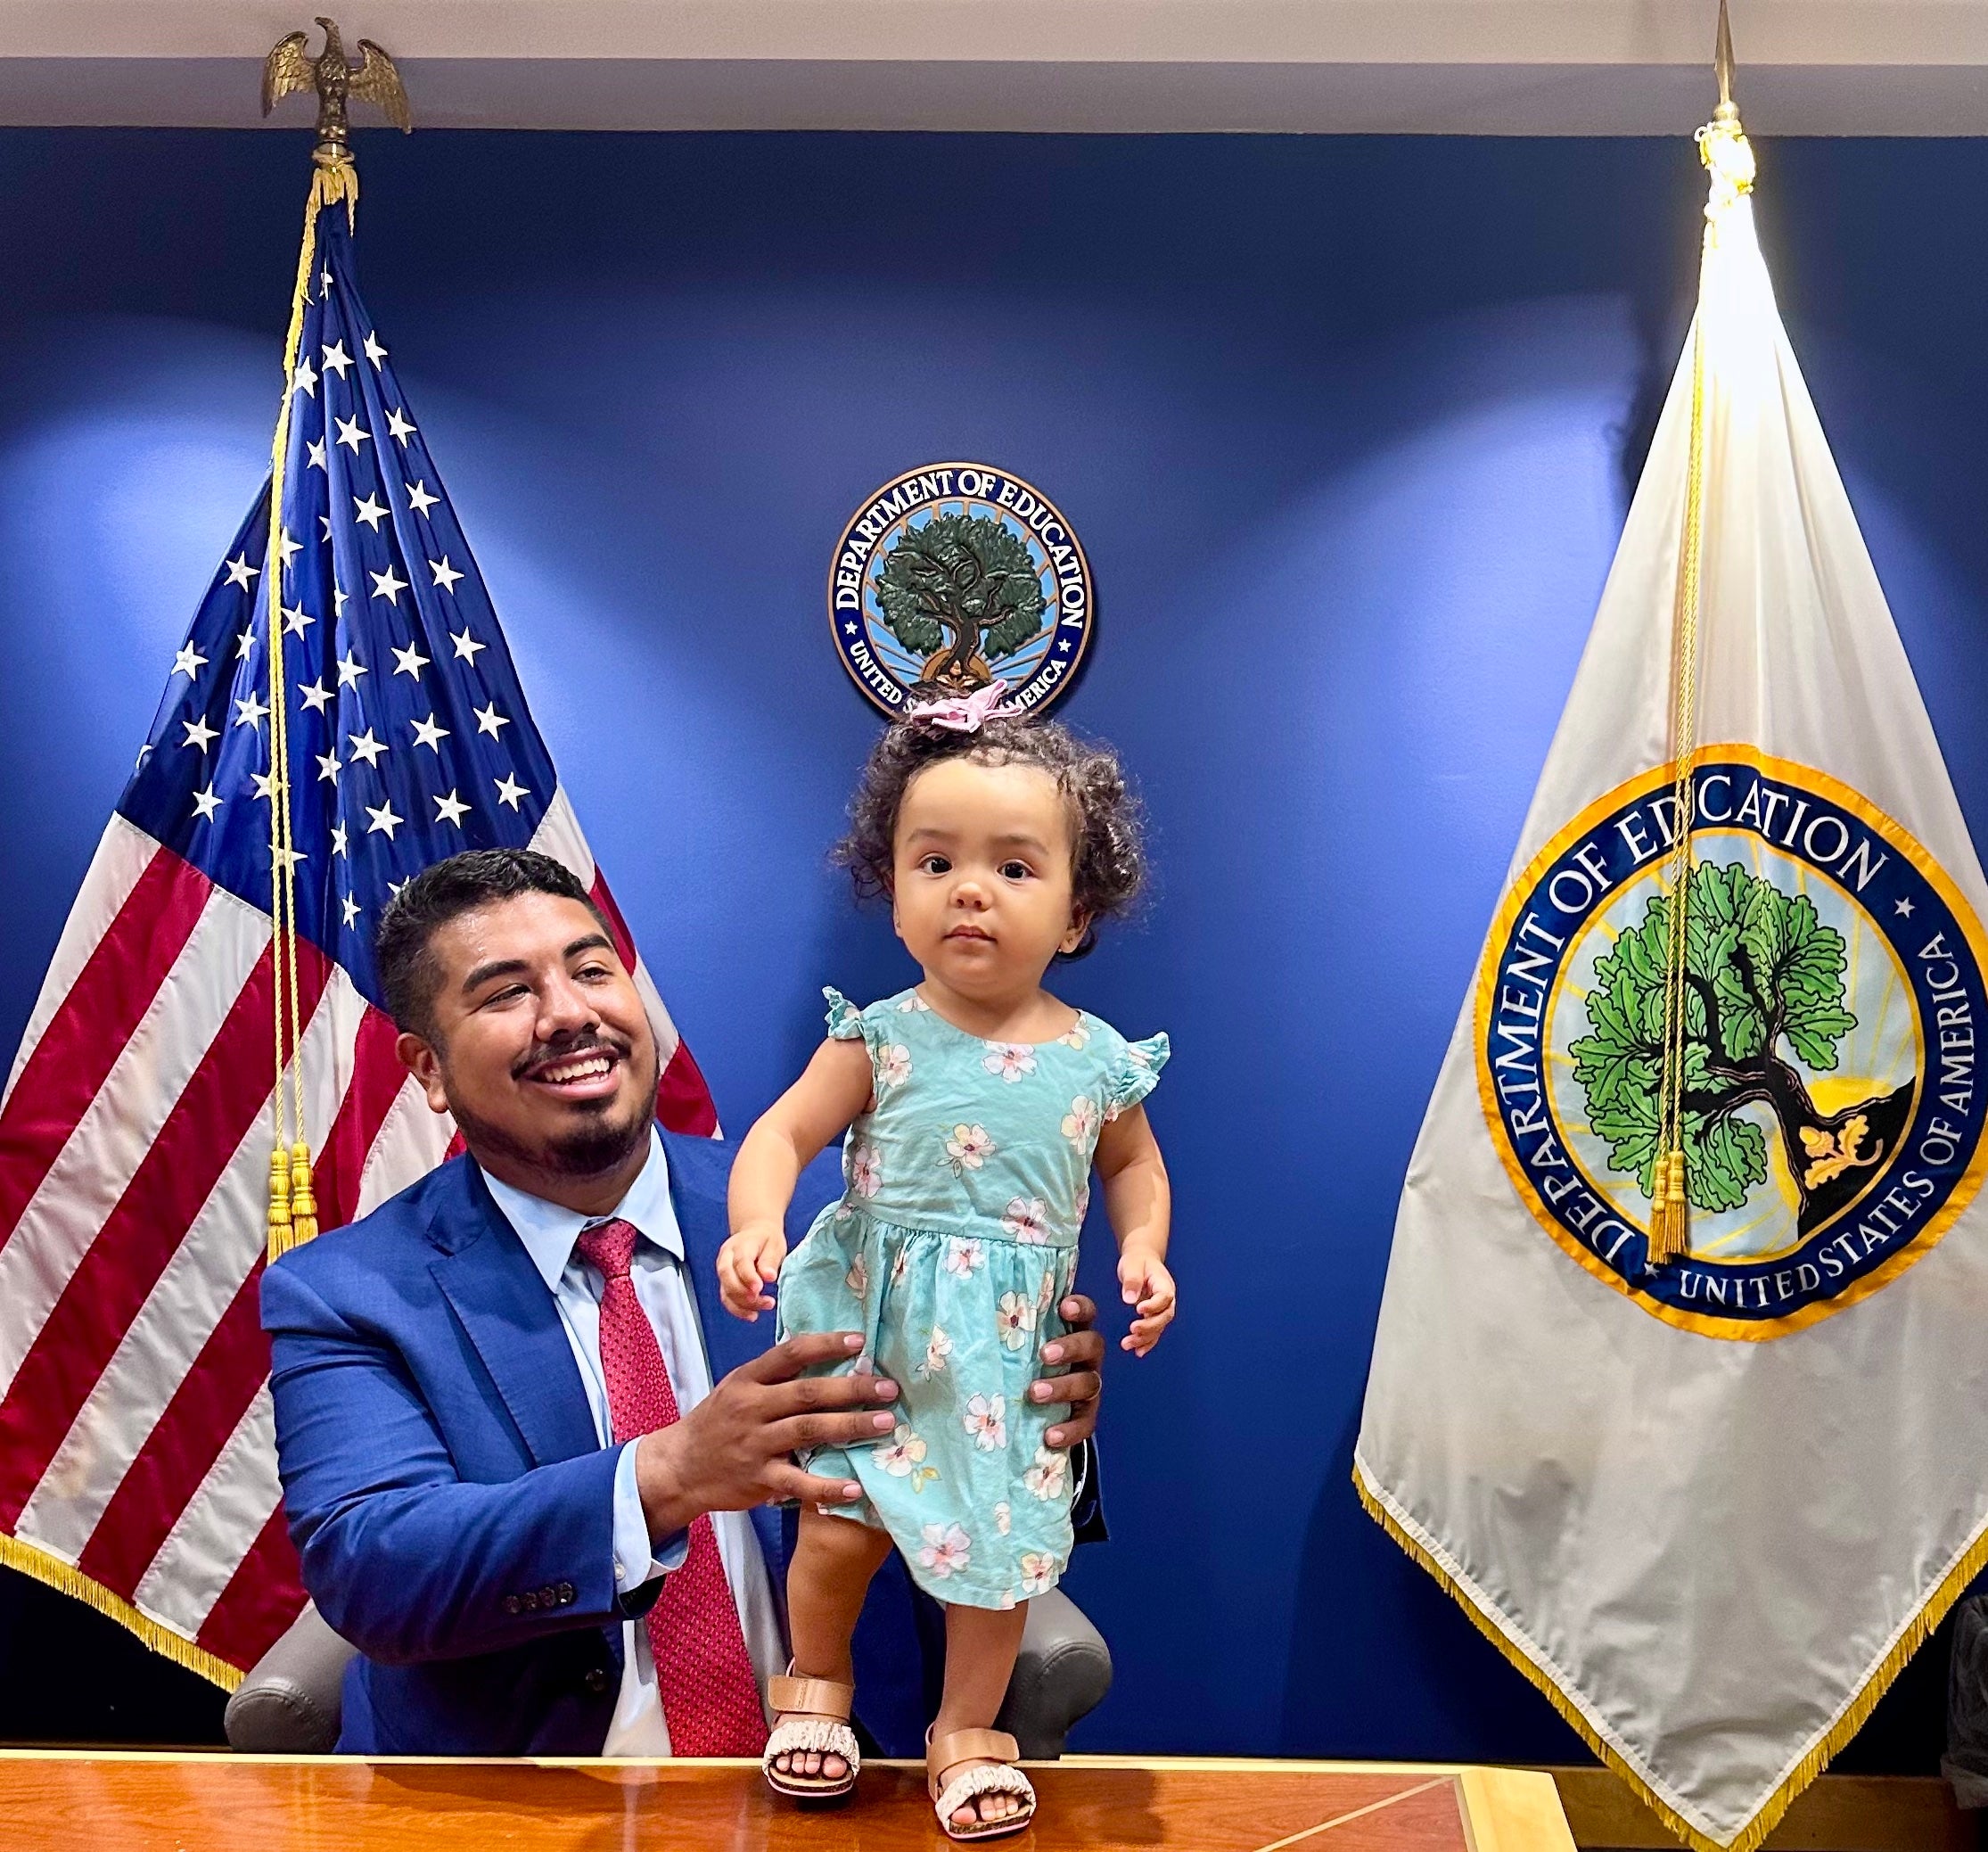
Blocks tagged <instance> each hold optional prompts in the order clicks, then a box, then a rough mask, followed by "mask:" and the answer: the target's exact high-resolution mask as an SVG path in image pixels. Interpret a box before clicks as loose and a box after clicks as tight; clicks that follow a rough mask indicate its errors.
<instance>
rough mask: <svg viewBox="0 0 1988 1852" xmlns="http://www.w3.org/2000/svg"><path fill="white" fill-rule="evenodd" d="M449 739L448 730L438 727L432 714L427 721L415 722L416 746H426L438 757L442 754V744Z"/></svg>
mask: <svg viewBox="0 0 1988 1852" xmlns="http://www.w3.org/2000/svg"><path fill="white" fill-rule="evenodd" d="M447 738H448V728H446V727H442V726H438V725H437V724H436V720H435V717H434V715H433V714H430V715H429V716H428V718H427V719H426V720H416V721H415V745H417V746H426V747H427V748H428V749H429V751H430V752H431V753H435V754H436V755H437V756H438V757H439V756H440V753H441V750H442V742H443V741H444V740H445V739H447Z"/></svg>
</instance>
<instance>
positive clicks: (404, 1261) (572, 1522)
mask: <svg viewBox="0 0 1988 1852" xmlns="http://www.w3.org/2000/svg"><path fill="white" fill-rule="evenodd" d="M663 1142H664V1145H665V1148H666V1151H667V1155H668V1157H669V1163H670V1198H671V1200H672V1203H673V1205H674V1206H675V1208H676V1212H677V1221H678V1227H679V1228H680V1229H681V1231H682V1233H683V1239H684V1250H685V1255H686V1261H687V1263H688V1270H689V1275H690V1279H691V1282H692V1286H693V1289H694V1292H695V1294H696V1297H697V1305H698V1312H699V1314H700V1317H701V1319H702V1324H703V1329H704V1343H705V1348H706V1351H707V1353H708V1354H709V1356H710V1360H711V1377H712V1379H713V1380H714V1381H715V1380H717V1379H719V1378H720V1377H722V1376H724V1375H726V1374H727V1372H728V1371H730V1370H734V1369H736V1368H737V1367H738V1366H739V1365H740V1364H742V1363H744V1362H748V1361H749V1360H750V1359H751V1358H752V1357H753V1356H755V1355H757V1354H760V1352H761V1351H762V1350H764V1349H765V1348H766V1346H768V1344H769V1343H770V1342H771V1341H772V1337H773V1323H774V1321H772V1320H771V1319H770V1318H763V1319H761V1320H760V1321H758V1322H757V1323H756V1324H746V1323H744V1322H743V1321H740V1320H737V1319H735V1318H733V1317H732V1316H731V1315H730V1314H729V1313H726V1312H725V1311H724V1310H723V1308H722V1307H721V1306H720V1305H719V1301H718V1292H717V1280H716V1273H715V1263H716V1259H717V1255H718V1249H719V1246H720V1244H721V1243H722V1242H723V1241H724V1239H725V1237H726V1234H727V1221H726V1212H725V1195H726V1185H727V1179H728V1177H729V1175H730V1172H731V1164H732V1157H733V1148H731V1147H729V1146H726V1145H722V1144H719V1143H717V1142H715V1141H713V1140H709V1139H700V1138H683V1137H677V1136H674V1135H672V1134H670V1133H667V1132H666V1133H664V1134H663ZM841 1189H842V1183H841V1178H840V1174H839V1173H838V1172H837V1171H836V1170H835V1168H834V1156H833V1154H825V1156H824V1157H823V1158H822V1159H820V1160H818V1161H817V1165H813V1166H810V1167H809V1173H808V1174H807V1175H806V1177H804V1179H803V1181H802V1186H801V1189H798V1190H797V1191H796V1192H795V1197H794V1205H793V1209H792V1211H791V1212H790V1216H789V1222H790V1226H789V1235H790V1238H791V1239H798V1238H799V1236H800V1234H801V1232H803V1231H805V1229H806V1227H807V1225H808V1223H809V1221H811V1220H812V1218H813V1216H814V1214H815V1212H816V1211H817V1209H818V1208H819V1207H820V1206H821V1205H822V1204H823V1203H825V1202H826V1201H829V1200H831V1199H833V1198H834V1196H835V1195H837V1194H839V1193H840V1191H841ZM262 1322H263V1326H264V1328H265V1329H267V1331H268V1333H269V1334H270V1338H271V1340H272V1352H273V1355H272V1369H271V1375H270V1386H271V1389H272V1392H273V1395H274V1397H275V1422H276V1452H277V1459H278V1462H279V1465H280V1467H281V1470H282V1475H283V1502H284V1506H285V1508H286V1510H287V1512H288V1516H289V1521H290V1535H291V1538H292V1542H293V1543H295V1544H296V1546H297V1553H298V1556H299V1558H300V1560H301V1562H302V1566H303V1577H304V1586H305V1587H306V1588H307V1589H308V1590H309V1592H310V1594H311V1598H312V1599H313V1600H314V1601H316V1604H317V1607H318V1611H319V1612H320V1613H322V1614H323V1615H324V1618H325V1619H326V1620H327V1621H328V1622H329V1623H330V1624H331V1626H333V1628H334V1629H335V1630H336V1631H337V1632H338V1633H339V1634H342V1635H343V1636H344V1637H345V1638H346V1639H347V1640H349V1641H350V1642H352V1643H353V1644H354V1645H355V1646H357V1648H358V1650H359V1657H358V1658H357V1659H355V1660H354V1661H353V1663H352V1665H351V1667H350V1669H349V1671H348V1673H347V1675H346V1681H345V1691H344V1716H343V1724H342V1730H341V1735H340V1738H339V1748H340V1749H341V1750H346V1751H349V1752H352V1753H357V1754H374V1755H492V1756H525V1755H547V1756H572V1755H582V1756H590V1755H597V1754H598V1753H599V1752H600V1749H601V1745H602V1743H603V1742H604V1741H605V1739H606V1735H607V1728H608V1724H609V1723H610V1722H611V1721H612V1717H613V1715H614V1706H615V1702H616V1698H617V1695H618V1693H619V1691H620V1680H621V1628H620V1624H621V1622H622V1621H623V1620H624V1619H626V1618H628V1617H632V1616H634V1615H636V1614H637V1613H639V1612H641V1611H643V1610H644V1609H645V1608H646V1607H647V1605H648V1604H649V1603H650V1602H652V1601H653V1600H654V1598H655V1595H656V1593H657V1592H658V1590H659V1589H660V1586H661V1584H660V1583H657V1582H652V1583H649V1584H646V1585H645V1588H644V1589H642V1590H640V1591H638V1592H637V1593H636V1594H635V1595H634V1596H632V1597H630V1598H629V1605H628V1606H626V1607H625V1606H624V1605H623V1603H622V1601H621V1600H620V1598H619V1597H618V1596H617V1593H616V1591H615V1586H614V1579H613V1566H612V1559H613V1549H612V1504H613V1479H614V1466H615V1461H616V1458H617V1455H618V1453H619V1452H620V1449H619V1448H616V1447H605V1448H604V1447H602V1446H601V1445H599V1443H598V1441H597V1439H596V1436H595V1431H594V1422H593V1417H592V1414H591V1412H590V1411H589V1409H588V1406H587V1393H586V1390H585V1389H584V1388H583V1387H582V1386H581V1383H580V1377H579V1368H578V1367H577V1365H576V1364H575V1363H574V1362H573V1355H572V1350H571V1346H570V1345H569V1344H568V1342H567V1338H566V1334H565V1329H564V1328H563V1326H562V1324H561V1323H560V1320H559V1313H558V1309H557V1306H556V1305H555V1302H554V1299H553V1296H552V1294H551V1292H550V1291H548V1290H547V1288H546V1283H545V1281H544V1280H542V1279H541V1278H540V1277H539V1275H538V1270H537V1269H536V1268H535V1267H534V1266H533V1265H532V1263H531V1258H530V1255H528V1254H527V1253H526V1252H525V1249H524V1246H523V1244H522V1242H521V1241H520V1240H519V1239H518V1238H517V1236H516V1234H515V1233H514V1232H513V1230H512V1228H511V1226H510V1224H509V1223H508V1222H506V1221H505V1219H504V1217H503V1215H502V1214H500V1213H499V1212H498V1210H497V1205H496V1203H495V1202H494V1201H493V1200H492V1199H491V1197H490V1193H489V1189H486V1188H485V1187H484V1183H483V1179H482V1174H481V1172H480V1171H479V1170H478V1169H477V1168H476V1166H475V1165H473V1164H472V1163H471V1162H470V1161H469V1160H468V1159H466V1158H457V1159H456V1160H455V1161H454V1162H452V1163H448V1164H445V1165H442V1166H441V1167H440V1168H439V1169H438V1170H435V1171H433V1172H431V1173H429V1174H428V1175H427V1176H425V1177H423V1179H422V1180H421V1181H419V1182H418V1183H415V1184H414V1185H413V1186H412V1187H411V1188H409V1189H404V1190H403V1191H401V1193H400V1194H399V1195H398V1196H397V1197H395V1198H392V1199H391V1200H390V1201H389V1202H386V1203H383V1204H382V1205H381V1206H380V1207H379V1208H378V1209H376V1210H375V1211H374V1213H373V1214H371V1215H368V1216H366V1217H365V1218H364V1219H363V1220H362V1221H359V1222H355V1223H353V1224H352V1225H351V1226H350V1227H349V1228H345V1229H340V1230H337V1231H333V1232H332V1233H330V1234H327V1235H324V1236H322V1237H320V1238H319V1239H317V1240H316V1241H313V1242H311V1243H309V1244H308V1246H306V1247H300V1248H298V1249H296V1250H295V1251H294V1252H292V1253H291V1254H288V1255H284V1256H283V1259H282V1260H280V1261H279V1262H277V1263H276V1264H275V1266H273V1267H271V1268H270V1269H268V1271H267V1272H266V1273H265V1275H264V1277H263V1282H262ZM1080 1478H1081V1481H1082V1483H1083V1484H1084V1486H1085V1487H1086V1492H1085V1494H1084V1496H1083V1499H1082V1502H1081V1508H1080V1510H1079V1511H1078V1513H1077V1514H1076V1515H1077V1517H1078V1519H1079V1528H1080V1535H1092V1536H1095V1535H1102V1534H1103V1531H1102V1525H1101V1524H1100V1523H1099V1522H1098V1520H1097V1514H1096V1510H1095V1504H1096V1499H1095V1490H1094V1486H1095V1476H1094V1475H1093V1474H1092V1473H1090V1472H1088V1471H1085V1472H1083V1473H1082V1474H1081V1475H1080ZM752 1521H753V1524H754V1526H755V1527H756V1528H757V1530H758V1533H759V1536H760V1543H761V1545H762V1546H763V1547H764V1549H765V1550H766V1552H767V1556H768V1566H769V1568H771V1570H772V1572H773V1576H774V1582H775V1586H776V1589H777V1588H778V1587H779V1586H780V1585H781V1583H782V1580H783V1576H784V1570H785V1561H786V1534H785V1527H784V1526H783V1523H782V1520H781V1515H780V1514H779V1513H778V1512H776V1511H773V1510H766V1509H761V1510H755V1511H754V1512H753V1513H752ZM790 1522H791V1520H790ZM934 1618H935V1616H934V1614H933V1612H932V1610H931V1609H930V1607H929V1604H926V1603H924V1598H923V1597H922V1596H921V1597H917V1598H916V1600H915V1599H914V1596H913V1592H912V1588H911V1584H910V1582H909V1579H908V1576H905V1574H904V1573H903V1570H902V1568H901V1566H899V1565H898V1564H897V1562H896V1559H895V1558H893V1559H891V1562H890V1563H889V1564H887V1565H886V1568H885V1570H884V1572H883V1573H882V1574H880V1575H879V1576H878V1577H877V1580H876V1583H875V1584H874V1586H873V1589H872V1593H871V1599H870V1601H869V1604H868V1606H867V1608H866V1609H865V1612H864V1617H863V1621H862V1624H861V1625H860V1626H858V1630H857V1639H856V1649H857V1659H858V1665H857V1677H858V1692H859V1694H860V1695H859V1698H858V1707H859V1710H858V1715H859V1717H860V1719H861V1721H862V1723H863V1724H865V1726H866V1728H867V1732H868V1733H869V1734H870V1736H871V1737H872V1739H873V1740H874V1741H875V1742H877V1743H878V1744H879V1745H880V1746H881V1747H883V1749H885V1750H886V1752H888V1753H891V1754H895V1755H910V1754H916V1753H917V1752H918V1749H919V1744H920V1738H921V1736H922V1733H923V1729H924V1720H925V1719H926V1718H928V1717H929V1716H930V1715H931V1701H932V1693H933V1691H934V1677H935V1672H936V1667H935V1665H932V1664H928V1663H927V1662H928V1660H929V1659H931V1651H930V1649H931V1648H932V1646H934V1645H935V1644H936V1641H937V1638H938V1634H937V1631H936V1629H935V1627H934V1626H933V1621H934ZM921 1642H922V1645H921Z"/></svg>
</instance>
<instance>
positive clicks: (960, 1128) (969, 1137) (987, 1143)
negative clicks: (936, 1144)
mask: <svg viewBox="0 0 1988 1852" xmlns="http://www.w3.org/2000/svg"><path fill="white" fill-rule="evenodd" d="M998 1149H999V1147H998V1145H996V1144H995V1142H994V1140H992V1139H990V1138H989V1137H988V1135H987V1128H986V1126H984V1125H956V1126H954V1127H953V1130H952V1136H951V1137H950V1138H949V1139H948V1140H946V1162H947V1163H948V1164H949V1165H951V1166H952V1171H953V1174H954V1175H955V1176H956V1177H957V1176H960V1175H962V1174H964V1173H965V1172H967V1171H977V1170H978V1169H979V1168H980V1167H981V1166H982V1165H983V1164H985V1163H986V1162H987V1160H988V1159H989V1158H990V1157H991V1156H993V1155H994V1153H995V1152H996V1151H997V1150H998Z"/></svg>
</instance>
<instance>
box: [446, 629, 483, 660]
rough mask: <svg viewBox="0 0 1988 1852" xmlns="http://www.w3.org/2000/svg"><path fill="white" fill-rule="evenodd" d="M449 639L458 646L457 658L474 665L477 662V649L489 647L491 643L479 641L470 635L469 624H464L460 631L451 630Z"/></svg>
mask: <svg viewBox="0 0 1988 1852" xmlns="http://www.w3.org/2000/svg"><path fill="white" fill-rule="evenodd" d="M448 640H449V641H450V642H451V643H453V644H454V645H455V646H456V661H457V662H458V663H470V664H472V666H473V665H474V663H475V662H476V653H477V651H478V650H480V649H488V648H489V644H487V643H479V642H478V641H477V640H476V638H473V637H472V636H471V635H470V627H469V626H468V625H467V624H464V626H463V628H462V630H460V631H459V632H458V631H456V630H451V631H450V632H449V633H448Z"/></svg>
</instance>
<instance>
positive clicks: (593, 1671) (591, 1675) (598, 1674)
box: [587, 1666, 607, 1697]
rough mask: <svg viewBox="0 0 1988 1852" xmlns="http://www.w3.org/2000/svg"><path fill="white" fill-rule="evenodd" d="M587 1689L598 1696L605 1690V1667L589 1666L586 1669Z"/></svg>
mask: <svg viewBox="0 0 1988 1852" xmlns="http://www.w3.org/2000/svg"><path fill="white" fill-rule="evenodd" d="M587 1690H588V1691H592V1692H593V1693H594V1695H595V1696H596V1697H598V1696H599V1695H600V1694H601V1693H602V1692H603V1691H606V1690H607V1667H604V1666H589V1667H587Z"/></svg>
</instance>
